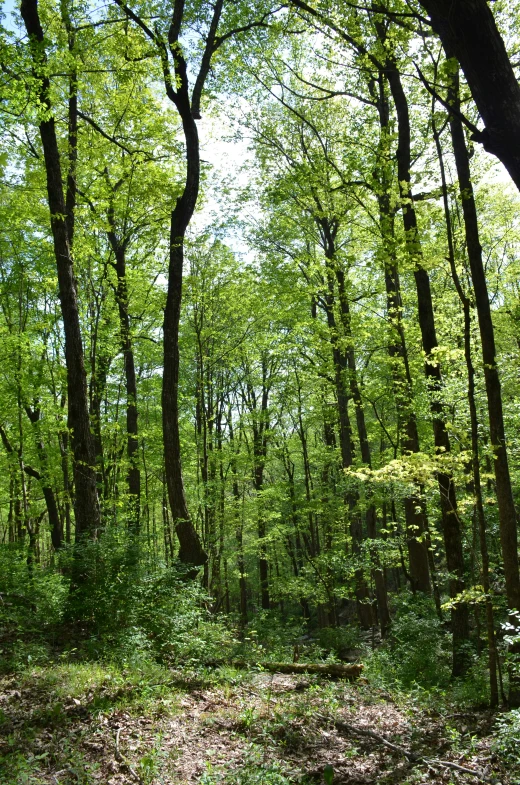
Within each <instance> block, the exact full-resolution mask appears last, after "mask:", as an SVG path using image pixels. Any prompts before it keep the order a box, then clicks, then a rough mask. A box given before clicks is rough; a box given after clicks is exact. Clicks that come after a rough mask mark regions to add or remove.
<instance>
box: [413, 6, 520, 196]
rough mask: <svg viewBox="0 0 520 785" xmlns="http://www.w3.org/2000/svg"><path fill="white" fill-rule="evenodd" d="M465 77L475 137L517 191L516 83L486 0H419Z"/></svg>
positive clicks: (519, 110)
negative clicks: (476, 122) (477, 118)
mask: <svg viewBox="0 0 520 785" xmlns="http://www.w3.org/2000/svg"><path fill="white" fill-rule="evenodd" d="M421 5H422V6H423V7H424V8H425V9H426V11H427V12H428V14H429V15H430V19H431V22H432V26H433V28H434V30H435V32H436V33H437V34H438V35H439V37H440V39H441V41H442V43H443V45H444V48H445V49H446V51H447V52H449V53H450V54H449V56H450V57H456V58H457V60H458V61H459V63H460V65H461V68H462V70H463V72H464V76H465V77H466V81H467V83H468V85H469V88H470V90H471V94H472V96H473V100H474V101H475V103H476V105H477V108H478V110H479V113H480V115H481V117H482V119H483V120H484V123H485V126H486V127H485V129H484V131H482V132H481V133H480V132H479V133H478V134H475V135H474V138H475V140H476V141H477V142H481V143H482V144H483V146H484V149H485V150H487V151H488V152H489V153H492V154H493V155H496V156H497V158H499V159H500V160H501V161H502V163H503V164H504V166H505V167H506V169H507V171H508V172H509V174H510V175H511V177H512V179H513V181H514V183H515V185H516V187H517V188H518V189H519V190H520V145H519V143H518V140H519V139H520V86H519V84H518V81H517V78H516V75H515V73H514V71H513V68H512V66H511V62H510V60H509V57H508V54H507V51H506V48H505V45H504V41H503V40H502V37H501V35H500V32H499V30H498V27H497V24H496V22H495V18H494V16H493V13H492V11H491V9H490V7H489V5H488V3H487V2H486V0H456V2H453V1H452V0H421Z"/></svg>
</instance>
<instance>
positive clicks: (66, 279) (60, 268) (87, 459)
mask: <svg viewBox="0 0 520 785" xmlns="http://www.w3.org/2000/svg"><path fill="white" fill-rule="evenodd" d="M21 13H22V18H23V20H24V22H25V27H26V30H27V34H28V36H29V47H30V51H31V56H32V61H33V69H34V74H35V76H36V78H37V88H36V89H37V91H38V97H39V100H40V103H41V105H42V107H44V108H45V110H46V113H49V114H50V113H51V112H52V107H51V103H50V97H49V91H50V83H49V78H48V76H47V75H46V62H47V59H46V54H45V49H44V48H43V46H44V36H43V30H42V26H41V24H40V18H39V15H38V4H37V0H22V4H21ZM39 128H40V136H41V141H42V146H43V153H44V160H45V171H46V175H47V196H48V204H49V209H50V214H51V228H52V235H53V241H54V254H55V258H56V267H57V272H58V286H59V297H60V303H61V311H62V317H63V327H64V333H65V361H66V366H67V389H68V396H67V400H68V426H69V428H70V431H71V433H72V450H73V456H74V485H75V500H74V512H75V521H76V537H77V538H78V539H81V538H82V537H83V536H84V535H87V534H88V535H91V536H94V535H95V533H96V532H97V530H98V529H99V525H100V512H99V503H98V496H97V488H96V474H95V451H94V442H93V439H92V435H91V431H90V418H89V410H88V396H87V378H86V373H85V365H84V355H83V343H82V340H81V328H80V320H79V311H78V303H77V295H76V282H75V280H74V274H73V267H72V257H71V251H70V245H69V237H68V231H67V224H66V220H65V216H66V204H65V199H64V195H63V181H62V174H61V162H60V154H59V150H58V142H57V138H56V128H55V123H54V117H53V116H52V114H51V116H48V118H47V119H45V120H42V121H41V122H40V126H39Z"/></svg>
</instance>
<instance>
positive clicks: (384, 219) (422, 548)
mask: <svg viewBox="0 0 520 785" xmlns="http://www.w3.org/2000/svg"><path fill="white" fill-rule="evenodd" d="M372 94H373V97H374V100H375V102H376V104H377V109H378V114H379V124H380V129H381V130H380V141H379V160H378V162H377V169H376V172H375V175H374V176H375V177H376V178H377V179H378V180H379V182H378V206H379V224H380V230H381V255H382V261H383V267H384V275H385V288H386V299H387V313H388V321H389V326H390V339H389V343H388V354H389V357H390V366H391V373H392V381H393V388H394V398H395V404H396V409H397V417H398V424H399V429H400V431H401V433H400V444H401V451H402V452H403V454H406V453H409V452H419V434H418V431H417V422H416V419H415V413H414V411H413V403H412V380H411V376H410V368H409V363H408V351H407V346H406V340H405V334H404V329H403V324H402V300H401V287H400V282H399V270H398V264H397V247H396V239H395V209H394V208H393V207H392V205H391V201H390V199H391V197H390V193H391V180H392V176H393V171H392V168H393V167H392V163H391V161H390V110H389V104H388V97H387V95H386V90H385V80H384V75H383V73H382V72H381V73H379V76H378V83H377V85H375V84H374V85H373V86H372ZM404 511H405V520H406V540H407V547H408V558H409V565H410V575H409V577H410V583H411V587H412V591H422V592H425V593H430V591H431V582H430V565H429V556H428V520H427V517H426V510H425V506H424V503H423V502H422V500H421V499H420V498H419V497H418V496H415V495H410V496H408V497H406V498H405V500H404Z"/></svg>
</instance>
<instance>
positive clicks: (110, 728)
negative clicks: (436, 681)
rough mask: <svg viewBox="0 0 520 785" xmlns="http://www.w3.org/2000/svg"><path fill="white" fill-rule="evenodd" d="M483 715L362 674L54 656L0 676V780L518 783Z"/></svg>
mask: <svg viewBox="0 0 520 785" xmlns="http://www.w3.org/2000/svg"><path fill="white" fill-rule="evenodd" d="M494 721H495V718H494V717H493V715H491V714H490V713H489V712H485V711H483V712H470V713H468V714H464V713H451V714H450V713H449V711H448V710H447V709H444V710H443V711H439V710H438V709H437V710H433V708H429V707H428V706H426V705H421V703H420V702H418V701H414V699H413V698H412V697H411V696H407V697H400V696H399V695H394V696H392V695H390V694H388V693H387V692H385V691H383V690H380V689H377V688H376V687H374V686H372V685H371V684H370V683H368V682H366V681H365V680H363V679H361V680H360V681H358V682H356V683H353V684H351V683H348V682H344V681H327V680H324V679H323V678H320V677H314V676H312V677H311V676H309V677H307V676H301V675H299V676H290V675H281V674H268V673H265V672H261V671H259V670H258V669H257V670H254V669H252V670H250V671H238V670H233V669H230V668H220V669H217V670H215V671H213V672H211V671H205V672H204V673H203V674H202V675H201V674H200V673H199V674H198V675H197V674H195V673H194V674H193V675H192V677H190V676H189V675H187V674H186V673H185V672H175V671H171V670H167V669H165V668H162V667H159V666H156V665H146V666H142V667H136V666H128V668H121V667H116V666H113V665H109V664H105V665H103V664H100V663H94V664H92V663H72V662H65V661H64V662H62V663H57V664H54V665H48V666H46V667H41V668H40V667H34V668H28V669H26V670H25V671H23V672H21V673H19V674H17V675H7V676H4V677H3V678H1V679H0V783H1V785H26V784H29V785H38V784H40V783H45V784H47V783H48V784H49V785H94V783H102V785H130V784H133V785H136V784H139V785H187V784H188V783H201V785H217V784H218V783H226V784H227V783H233V784H235V783H236V784H237V785H257V784H258V785H260V784H261V785H286V784H287V783H306V784H307V783H308V785H311V783H327V785H330V783H333V784H334V785H341V783H345V784H347V783H348V784H349V785H357V784H359V785H361V783H363V784H366V785H368V783H381V785H391V784H392V783H395V784H396V785H397V783H399V784H400V785H405V784H410V785H412V784H413V785H419V783H424V785H426V783H432V784H435V783H444V784H445V785H446V784H448V783H457V784H458V783H463V782H464V783H477V782H479V779H478V778H477V777H473V776H471V775H470V774H468V773H464V772H462V771H458V770H456V769H455V768H453V767H451V768H450V767H449V766H447V765H446V764H454V765H455V766H460V767H464V768H467V769H473V770H475V771H478V772H479V775H480V781H487V782H495V783H502V785H506V784H507V785H509V784H512V783H515V782H519V780H518V779H516V777H517V776H518V774H516V775H515V772H513V771H511V770H506V768H505V766H504V765H503V764H501V763H500V761H499V759H498V758H497V757H496V755H495V754H494V752H493V746H492V744H493V737H492V727H493V724H494ZM346 726H349V728H347V727H346ZM366 731H372V732H373V733H374V734H375V736H370V735H367V734H366ZM382 739H386V740H387V741H388V742H390V743H392V744H394V745H396V746H397V747H400V748H405V749H406V750H407V751H408V752H412V753H413V754H414V756H415V757H413V756H412V759H410V757H409V758H406V757H405V756H404V755H403V754H402V752H401V751H399V750H398V749H392V748H391V747H389V746H388V745H385V744H384V741H382ZM425 758H426V759H428V761H425V760H424V759H425ZM441 760H442V761H444V765H441V764H440V763H439V761H441ZM330 767H332V770H331V768H330Z"/></svg>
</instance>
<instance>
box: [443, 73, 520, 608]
mask: <svg viewBox="0 0 520 785" xmlns="http://www.w3.org/2000/svg"><path fill="white" fill-rule="evenodd" d="M455 90H456V87H454V88H453V90H452V100H457V99H456V98H455ZM456 94H457V95H458V90H457V93H456ZM450 129H451V136H452V144H453V152H454V155H455V164H456V167H457V175H458V178H459V188H460V193H461V200H462V210H463V215H464V230H465V236H466V248H467V254H468V260H469V266H470V270H471V278H472V281H473V290H474V293H475V304H476V307H477V316H478V323H479V329H480V339H481V344H482V362H483V365H484V379H485V384H486V394H487V401H488V412H489V431H490V438H491V444H492V445H493V454H494V461H493V466H494V470H495V482H496V493H497V502H498V514H499V520H500V542H501V546H502V557H503V560H504V573H505V580H506V592H507V601H508V605H509V607H510V608H512V609H516V610H520V577H519V570H518V552H517V548H518V541H517V531H516V526H517V516H516V510H515V505H514V501H513V492H512V487H511V478H510V475H509V465H508V460H507V449H506V439H505V431H504V416H503V408H502V392H501V387H500V378H499V375H498V367H497V361H496V348H495V333H494V327H493V320H492V318H491V307H490V304H489V296H488V290H487V282H486V274H485V270H484V264H483V260H482V248H481V245H480V237H479V230H478V220H477V210H476V206H475V200H474V196H473V186H472V182H471V174H470V166H469V156H468V151H467V148H466V143H465V139H464V131H463V129H462V125H461V122H460V120H459V118H458V117H456V116H455V115H451V116H450Z"/></svg>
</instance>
